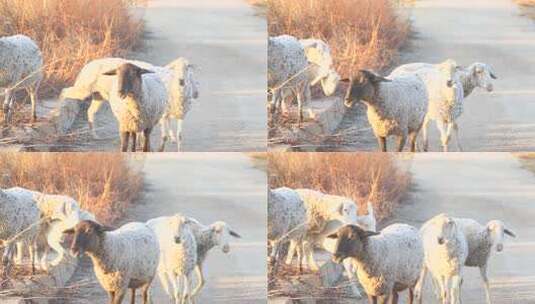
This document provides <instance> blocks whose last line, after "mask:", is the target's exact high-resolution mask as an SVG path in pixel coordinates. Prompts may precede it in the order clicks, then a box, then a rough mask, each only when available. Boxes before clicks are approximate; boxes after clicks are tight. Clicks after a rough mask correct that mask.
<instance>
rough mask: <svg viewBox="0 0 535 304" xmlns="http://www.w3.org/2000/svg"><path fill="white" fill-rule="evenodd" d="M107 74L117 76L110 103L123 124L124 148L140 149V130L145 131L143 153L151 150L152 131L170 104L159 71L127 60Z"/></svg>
mask: <svg viewBox="0 0 535 304" xmlns="http://www.w3.org/2000/svg"><path fill="white" fill-rule="evenodd" d="M103 75H106V76H115V81H114V83H113V86H112V89H111V92H110V99H109V102H110V105H111V110H112V112H113V115H114V116H115V118H116V119H117V121H118V123H119V132H120V134H121V151H122V152H126V151H127V150H128V143H129V140H130V138H132V151H133V152H135V150H136V136H137V133H139V132H143V137H144V142H143V152H150V134H151V132H152V129H153V128H154V126H156V124H158V122H159V121H160V119H161V118H162V116H163V114H164V112H165V111H166V109H167V106H168V95H167V89H166V87H165V84H164V83H163V81H162V80H161V78H160V77H159V76H158V75H157V74H155V72H153V71H151V70H147V69H143V68H140V67H138V66H136V65H134V64H131V63H125V64H122V65H120V66H119V67H118V68H116V69H113V70H110V71H108V72H105V73H104V74H103Z"/></svg>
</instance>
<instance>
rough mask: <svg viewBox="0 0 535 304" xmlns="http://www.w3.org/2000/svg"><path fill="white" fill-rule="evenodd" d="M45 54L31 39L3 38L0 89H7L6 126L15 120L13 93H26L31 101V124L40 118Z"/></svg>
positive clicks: (0, 51) (19, 37)
mask: <svg viewBox="0 0 535 304" xmlns="http://www.w3.org/2000/svg"><path fill="white" fill-rule="evenodd" d="M42 68H43V55H42V54H41V50H40V49H39V46H38V45H37V44H36V43H35V42H34V41H33V40H32V39H31V38H29V37H27V36H24V35H15V36H9V37H2V38H0V88H3V89H4V95H5V96H4V105H3V111H4V123H5V124H7V123H11V122H12V120H13V110H14V105H13V104H14V101H15V100H14V99H15V96H14V94H15V93H16V92H17V91H19V90H22V89H24V90H26V91H27V92H28V95H29V96H30V99H31V102H32V122H35V120H36V119H37V97H38V96H37V93H38V91H39V86H40V84H41V80H42V79H43V72H42Z"/></svg>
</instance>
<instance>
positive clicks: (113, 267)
mask: <svg viewBox="0 0 535 304" xmlns="http://www.w3.org/2000/svg"><path fill="white" fill-rule="evenodd" d="M65 233H66V234H72V235H74V238H73V241H72V245H71V252H72V254H73V255H74V256H76V257H77V256H82V255H83V254H87V255H88V256H89V257H90V258H91V260H92V262H93V270H94V271H95V274H96V276H97V279H98V281H99V283H100V285H101V286H102V288H104V290H106V291H107V292H108V296H109V298H110V303H112V304H120V303H122V301H123V298H124V296H125V295H126V292H127V289H131V290H132V300H131V303H135V292H136V289H137V288H141V289H142V295H143V303H144V304H148V303H150V299H149V296H150V295H149V289H150V285H151V283H152V280H153V279H154V276H155V275H156V270H157V268H158V262H159V258H160V247H159V244H158V239H157V237H156V235H155V234H154V232H153V231H152V230H151V229H150V228H149V227H148V226H147V225H145V224H144V223H128V224H125V225H123V226H121V227H120V228H118V229H116V230H113V231H112V230H111V229H110V228H107V227H104V226H102V225H99V224H97V223H95V222H93V221H82V222H80V223H78V225H76V227H74V228H71V229H68V230H65Z"/></svg>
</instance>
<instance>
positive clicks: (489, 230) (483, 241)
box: [454, 218, 516, 304]
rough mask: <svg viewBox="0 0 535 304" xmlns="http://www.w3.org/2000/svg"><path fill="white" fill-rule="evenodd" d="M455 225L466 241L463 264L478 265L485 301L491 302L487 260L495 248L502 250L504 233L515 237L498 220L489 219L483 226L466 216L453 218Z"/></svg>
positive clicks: (497, 250)
mask: <svg viewBox="0 0 535 304" xmlns="http://www.w3.org/2000/svg"><path fill="white" fill-rule="evenodd" d="M454 220H455V223H457V226H459V228H460V229H461V230H462V231H463V233H464V236H465V238H466V242H467V243H468V257H467V258H466V262H465V266H468V267H478V268H479V271H480V273H481V278H482V280H483V286H484V288H485V294H486V297H487V303H488V304H490V303H491V294H490V286H489V279H488V276H487V269H488V262H489V259H490V256H491V253H492V250H493V249H494V248H495V249H496V252H501V251H502V250H503V242H504V239H505V235H508V236H511V237H516V235H515V233H514V232H513V231H511V230H509V229H507V227H505V224H504V223H503V222H502V221H500V220H492V221H489V222H488V223H487V224H486V225H485V226H483V225H481V224H480V223H478V222H476V221H475V220H473V219H468V218H454Z"/></svg>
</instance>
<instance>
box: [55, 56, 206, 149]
mask: <svg viewBox="0 0 535 304" xmlns="http://www.w3.org/2000/svg"><path fill="white" fill-rule="evenodd" d="M124 63H131V64H134V65H137V66H139V67H141V68H144V69H147V70H151V71H154V72H155V73H156V74H157V75H158V76H159V77H160V78H161V79H162V80H163V82H164V83H165V86H166V88H167V94H168V100H169V104H168V107H167V109H166V112H165V113H164V114H163V117H162V119H161V121H160V125H161V129H162V131H161V134H162V142H163V141H164V137H166V138H165V140H167V136H169V137H170V138H171V140H172V141H176V142H177V145H179V151H180V141H178V140H176V138H178V139H180V138H181V129H182V121H183V119H184V118H185V116H186V114H187V113H188V112H189V110H190V108H191V102H192V100H193V99H197V98H198V97H199V88H198V87H199V85H198V82H197V81H196V80H195V78H194V74H193V69H194V66H193V65H192V64H190V63H189V61H188V60H187V59H185V58H183V57H179V58H177V59H176V60H174V61H173V62H171V63H169V64H168V65H166V66H164V67H159V66H154V65H152V64H150V63H146V62H143V61H137V60H127V59H123V58H102V59H96V60H93V61H91V62H89V63H88V64H86V65H85V66H84V67H83V68H82V70H81V71H80V73H79V74H78V76H77V78H76V81H75V83H74V85H73V86H72V87H69V88H66V89H64V90H63V91H62V94H61V98H62V99H66V98H69V99H76V100H86V99H88V98H91V97H92V100H91V104H90V106H89V109H88V110H87V117H88V123H89V128H90V130H91V133H92V135H93V137H94V138H95V139H98V138H99V136H98V134H97V132H96V129H95V119H96V115H97V113H98V112H99V110H100V109H101V108H102V106H103V105H104V102H105V101H106V100H109V98H110V91H111V89H112V85H113V79H112V78H110V77H104V76H102V73H104V72H106V71H109V70H111V69H114V68H117V67H119V66H120V65H121V64H124ZM171 118H176V119H177V134H176V136H175V134H174V133H173V132H172V130H170V129H169V127H168V126H169V120H170V119H171ZM160 150H162V148H161V147H160Z"/></svg>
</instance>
